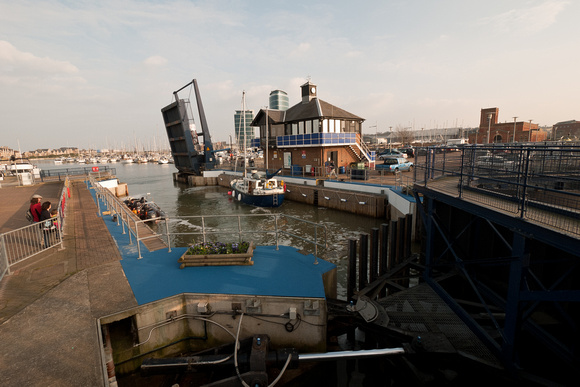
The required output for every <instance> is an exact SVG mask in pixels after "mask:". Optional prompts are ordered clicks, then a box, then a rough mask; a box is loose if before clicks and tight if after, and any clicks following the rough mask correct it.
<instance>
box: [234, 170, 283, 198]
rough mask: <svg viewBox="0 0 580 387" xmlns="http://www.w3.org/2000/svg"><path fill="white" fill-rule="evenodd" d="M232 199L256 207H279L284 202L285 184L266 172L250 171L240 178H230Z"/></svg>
mask: <svg viewBox="0 0 580 387" xmlns="http://www.w3.org/2000/svg"><path fill="white" fill-rule="evenodd" d="M230 185H231V187H232V191H231V195H232V197H233V198H234V199H236V200H238V201H240V202H242V203H245V204H249V205H252V206H257V207H279V206H280V205H282V202H284V192H285V191H286V186H285V184H284V182H283V181H278V180H277V179H276V178H274V177H272V176H268V175H267V174H266V172H258V171H255V170H254V171H251V172H250V173H249V174H247V175H246V176H244V177H242V178H241V179H235V180H232V182H231V183H230Z"/></svg>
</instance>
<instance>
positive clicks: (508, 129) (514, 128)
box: [469, 107, 547, 144]
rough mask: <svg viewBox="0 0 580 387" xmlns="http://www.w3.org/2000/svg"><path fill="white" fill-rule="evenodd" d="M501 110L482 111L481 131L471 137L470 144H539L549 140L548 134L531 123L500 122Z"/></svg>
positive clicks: (487, 109)
mask: <svg viewBox="0 0 580 387" xmlns="http://www.w3.org/2000/svg"><path fill="white" fill-rule="evenodd" d="M498 116H499V108H497V107H493V108H486V109H481V116H480V117H479V129H478V131H477V132H476V133H472V134H470V135H469V143H470V144H496V143H508V142H510V143H513V142H538V141H545V140H546V139H547V133H546V132H544V131H542V130H540V129H539V127H538V124H534V123H531V122H530V121H515V120H514V121H512V122H503V123H501V122H498Z"/></svg>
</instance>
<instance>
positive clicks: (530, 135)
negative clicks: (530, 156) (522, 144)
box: [528, 120, 532, 142]
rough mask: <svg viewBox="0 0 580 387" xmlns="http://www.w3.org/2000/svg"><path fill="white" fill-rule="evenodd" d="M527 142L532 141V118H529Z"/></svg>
mask: <svg viewBox="0 0 580 387" xmlns="http://www.w3.org/2000/svg"><path fill="white" fill-rule="evenodd" d="M528 142H532V120H530V129H529V131H528Z"/></svg>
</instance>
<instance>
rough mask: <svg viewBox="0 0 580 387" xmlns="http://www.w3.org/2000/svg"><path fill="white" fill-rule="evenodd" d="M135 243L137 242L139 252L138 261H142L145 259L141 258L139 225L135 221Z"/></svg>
mask: <svg viewBox="0 0 580 387" xmlns="http://www.w3.org/2000/svg"><path fill="white" fill-rule="evenodd" d="M135 242H137V252H138V253H139V256H138V257H137V259H141V258H143V257H142V256H141V243H140V242H141V241H140V240H139V224H138V222H137V221H135Z"/></svg>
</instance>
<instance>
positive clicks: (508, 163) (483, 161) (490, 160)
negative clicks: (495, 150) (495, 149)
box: [475, 155, 515, 169]
mask: <svg viewBox="0 0 580 387" xmlns="http://www.w3.org/2000/svg"><path fill="white" fill-rule="evenodd" d="M475 165H477V166H478V167H484V168H499V169H513V168H514V165H515V163H514V162H513V161H512V160H507V159H505V158H504V157H502V156H497V155H488V156H480V157H478V158H477V160H476V161H475Z"/></svg>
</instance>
